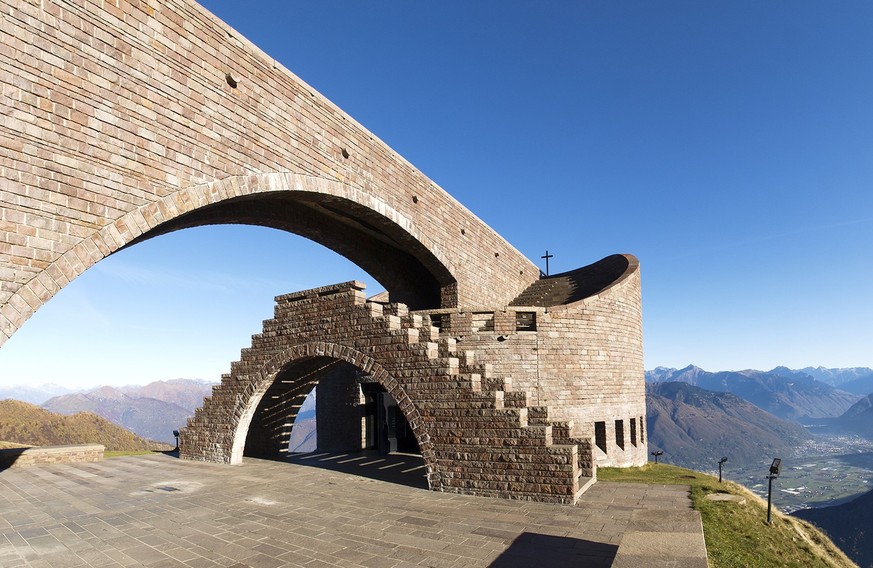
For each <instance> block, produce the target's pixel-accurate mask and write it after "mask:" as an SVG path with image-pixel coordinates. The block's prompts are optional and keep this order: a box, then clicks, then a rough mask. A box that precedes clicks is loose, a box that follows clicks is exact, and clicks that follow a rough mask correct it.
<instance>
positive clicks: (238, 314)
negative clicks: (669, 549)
mask: <svg viewBox="0 0 873 568" xmlns="http://www.w3.org/2000/svg"><path fill="white" fill-rule="evenodd" d="M203 4H204V5H205V6H206V8H207V9H209V10H211V11H213V12H214V13H215V14H216V15H218V16H219V17H221V18H222V19H224V20H225V21H227V22H228V23H229V24H230V25H231V26H233V27H234V28H236V29H237V30H238V31H239V32H240V33H242V34H243V35H245V36H246V37H248V38H249V39H250V40H251V41H253V42H254V43H255V44H257V45H258V46H260V47H261V48H262V49H263V50H264V51H266V52H267V53H268V54H270V55H271V56H273V57H275V58H276V59H278V60H279V61H281V62H282V63H283V64H284V65H285V66H286V67H288V68H289V69H290V70H292V71H293V72H294V73H295V74H297V75H298V76H299V77H301V78H302V79H303V80H304V81H306V82H307V83H309V84H310V85H312V86H313V87H314V88H315V89H316V90H318V91H320V92H321V93H323V94H324V95H325V96H327V97H328V98H329V99H331V100H332V101H333V102H335V103H336V104H337V105H338V106H339V107H340V108H342V109H344V110H345V111H346V112H348V113H349V114H350V115H351V116H352V117H354V118H355V119H356V120H358V121H359V122H360V123H362V124H363V125H364V126H365V127H367V128H368V129H369V130H370V131H372V132H373V133H374V134H375V135H376V136H378V137H380V138H381V139H382V140H384V141H385V142H386V143H388V144H389V145H390V146H391V147H393V148H394V149H395V150H396V151H397V152H398V153H400V154H401V155H402V156H404V157H405V158H406V159H408V160H409V161H410V162H412V163H413V164H414V165H416V166H417V167H418V168H419V169H420V170H421V171H423V172H424V173H425V174H426V175H428V176H429V177H430V178H431V179H433V180H434V181H435V182H437V183H438V184H440V185H441V186H442V187H443V188H445V189H446V190H447V191H448V192H449V193H451V194H452V195H453V196H454V197H455V198H457V199H458V200H459V201H460V202H461V203H463V204H464V205H466V206H467V207H468V208H469V209H470V210H472V211H473V212H474V213H475V214H476V215H478V216H479V217H480V218H482V219H483V220H484V221H485V222H486V223H488V224H489V225H490V226H492V227H493V228H494V229H495V230H496V231H497V232H498V233H500V234H501V235H503V236H504V237H505V238H506V239H508V240H509V241H510V242H511V243H513V244H514V245H515V246H516V247H517V248H518V249H519V250H520V251H522V252H523V253H524V254H525V255H527V256H528V257H529V258H530V259H532V260H534V261H536V262H537V263H539V264H542V261H541V260H540V256H541V255H543V254H544V252H545V250H546V249H548V250H549V252H551V253H552V254H554V258H552V259H551V271H552V272H553V273H555V272H560V271H564V270H570V269H573V268H577V267H579V266H583V265H586V264H589V263H591V262H594V261H596V260H598V259H600V258H602V257H604V256H606V255H609V254H612V253H615V252H629V253H632V254H635V255H636V256H637V257H639V259H640V261H641V263H642V277H643V306H644V341H645V353H646V368H652V367H655V366H659V365H662V366H671V367H683V366H685V365H687V364H688V363H695V364H697V365H699V366H702V367H704V368H706V369H709V370H734V369H745V368H759V369H770V368H772V367H774V366H776V365H787V366H789V367H793V368H798V367H804V366H808V365H813V366H817V365H824V366H827V367H845V366H871V367H873V326H871V321H873V293H871V281H873V278H871V277H873V3H871V2H869V1H868V0H863V1H861V0H858V1H841V2H825V1H821V2H805V1H793V2H787V1H776V2H759V1H754V2H752V1H738V2H698V1H688V2H670V1H663V2H651V1H649V0H646V1H638V2H601V1H597V2H594V1H579V2H570V1H561V2H515V1H506V0H504V1H501V2H469V1H464V2H452V1H450V2H439V3H436V2H434V3H425V2H408V1H399V0H397V1H380V2H351V1H338V2H316V1H312V2H302V1H299V2H298V1H295V2H291V1H286V0H276V1H261V0H258V1H254V0H251V1H248V2H238V1H236V0H209V1H205V2H203ZM277 251H278V252H279V255H278V257H279V258H281V259H282V261H281V262H280V263H276V262H275V260H274V259H275V258H276V257H277V254H276V253H277ZM352 278H358V279H362V280H364V281H366V282H367V283H368V291H369V292H374V293H375V292H377V291H379V290H380V289H381V288H380V287H379V285H378V283H376V282H375V281H374V280H373V279H372V278H370V277H369V276H367V275H366V274H364V273H362V272H361V271H360V270H359V269H358V268H357V267H355V266H354V265H351V264H350V263H348V262H347V261H345V260H344V259H342V258H340V257H338V256H337V255H335V254H333V253H332V252H330V251H328V250H326V249H323V248H322V247H320V246H318V245H315V244H313V243H311V242H308V241H305V240H304V239H301V238H299V237H296V236H294V235H290V234H287V233H280V232H276V231H272V230H267V229H261V228H253V227H231V226H224V227H211V228H200V229H191V230H186V231H181V232H178V233H175V234H171V235H168V236H164V237H159V238H157V239H153V240H152V241H149V242H146V243H144V244H141V245H137V246H136V247H133V248H131V249H129V250H125V251H123V252H120V253H118V254H116V255H113V256H111V257H109V258H108V259H106V260H104V261H102V262H100V263H98V264H97V265H96V266H95V267H93V268H92V269H90V270H88V271H87V272H86V273H85V274H84V275H83V276H81V277H80V278H79V279H77V280H76V281H75V282H73V283H72V284H71V285H69V286H68V287H67V288H65V289H64V290H62V291H61V292H60V293H59V294H58V295H57V296H56V297H55V298H54V299H53V300H51V301H50V302H49V303H48V304H46V306H44V307H43V308H42V309H41V310H40V311H39V312H37V314H36V315H35V316H33V317H32V318H31V319H30V320H29V321H28V322H27V323H26V324H25V325H24V326H23V327H22V329H21V330H20V331H19V332H18V333H17V334H16V335H14V336H13V337H12V338H11V339H10V340H9V341H8V342H7V343H6V345H5V346H4V347H2V348H0V384H17V383H41V382H55V383H60V384H66V385H70V386H85V385H96V384H142V383H146V382H149V381H151V380H159V379H171V378H177V377H186V378H202V379H213V380H218V379H219V378H220V375H221V374H222V373H225V372H227V371H228V370H229V368H230V362H231V361H233V360H236V359H238V358H239V350H240V349H241V348H243V347H246V346H248V345H249V338H250V336H251V335H252V334H253V333H257V332H258V331H260V327H261V320H263V319H267V318H269V317H270V316H271V314H272V299H273V296H275V295H277V294H280V293H285V292H290V291H295V290H298V289H302V288H307V287H312V286H319V285H326V284H331V283H335V282H340V281H344V280H349V279H352Z"/></svg>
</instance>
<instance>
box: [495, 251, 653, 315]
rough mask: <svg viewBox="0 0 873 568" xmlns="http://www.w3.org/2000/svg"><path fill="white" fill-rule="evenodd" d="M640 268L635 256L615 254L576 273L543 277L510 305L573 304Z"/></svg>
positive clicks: (550, 305)
mask: <svg viewBox="0 0 873 568" xmlns="http://www.w3.org/2000/svg"><path fill="white" fill-rule="evenodd" d="M638 266H639V261H638V260H637V259H636V257H634V256H632V255H629V254H613V255H610V256H607V257H606V258H604V259H601V260H598V261H597V262H595V263H594V264H589V265H588V266H583V267H582V268H577V269H576V270H571V271H569V272H562V273H561V274H554V275H552V276H543V277H542V278H540V279H539V280H537V281H536V282H534V283H533V284H531V285H530V286H528V288H527V289H526V290H525V291H524V292H522V293H521V294H519V295H518V296H517V297H516V298H515V299H514V300H513V301H512V302H510V303H509V305H510V306H537V307H544V308H548V307H552V306H562V305H566V304H572V303H574V302H578V301H580V300H584V299H585V298H589V297H591V296H594V295H596V294H599V293H600V292H602V291H604V290H606V289H607V288H609V287H611V286H612V285H613V284H616V283H617V282H619V281H620V280H622V279H624V277H625V275H627V274H628V273H630V272H632V271H633V270H635V269H636V268H637V267H638Z"/></svg>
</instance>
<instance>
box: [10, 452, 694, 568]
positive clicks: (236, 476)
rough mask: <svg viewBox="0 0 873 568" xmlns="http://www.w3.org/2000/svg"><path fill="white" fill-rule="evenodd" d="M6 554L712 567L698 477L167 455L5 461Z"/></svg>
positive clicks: (16, 562)
mask: <svg viewBox="0 0 873 568" xmlns="http://www.w3.org/2000/svg"><path fill="white" fill-rule="evenodd" d="M653 543H655V544H654V545H653ZM0 566H2V567H3V568H18V567H22V568H24V567H27V568H65V567H70V568H78V567H93V568H98V567H100V568H102V567H117V566H147V567H153V568H165V567H166V568H170V567H188V568H201V567H202V568H215V567H233V568H262V567H263V568H279V567H284V566H306V567H309V568H317V567H321V566H325V567H326V566H340V567H369V568H382V567H385V568H395V567H413V566H416V567H425V566H431V567H452V568H454V567H459V566H494V567H522V566H550V567H551V566H586V567H599V566H603V567H607V566H617V567H633V566H701V567H705V566H706V550H705V546H704V543H703V531H702V527H701V524H700V517H699V515H698V514H697V513H696V512H694V511H692V510H691V508H690V500H689V498H688V488H687V487H676V486H655V485H643V484H616V483H605V482H600V483H597V484H596V485H594V486H593V487H592V488H591V489H590V490H589V491H588V492H587V493H586V494H585V495H584V496H583V499H582V502H581V503H580V504H579V505H578V506H576V507H569V506H564V505H552V504H543V503H529V502H521V501H505V500H500V499H488V498H480V497H469V496H463V495H453V494H447V493H435V492H431V491H427V490H422V489H418V488H414V487H407V486H403V485H398V484H393V483H387V482H384V481H378V480H373V479H368V478H365V477H359V476H354V475H349V474H347V473H342V472H336V471H326V470H322V469H318V468H313V467H306V466H301V465H296V464H293V463H290V464H289V463H281V462H272V461H263V460H255V459H246V461H245V463H244V464H243V465H240V466H226V465H219V464H211V463H201V462H188V461H181V460H178V459H176V458H173V457H170V456H166V455H161V454H155V455H150V456H136V457H125V458H111V459H107V460H104V461H103V462H100V463H91V464H65V465H49V466H45V467H39V468H27V469H7V470H3V471H0Z"/></svg>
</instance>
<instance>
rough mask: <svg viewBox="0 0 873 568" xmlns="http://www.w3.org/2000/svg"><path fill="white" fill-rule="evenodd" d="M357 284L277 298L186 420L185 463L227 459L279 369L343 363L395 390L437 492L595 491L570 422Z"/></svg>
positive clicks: (585, 447)
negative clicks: (271, 313)
mask: <svg viewBox="0 0 873 568" xmlns="http://www.w3.org/2000/svg"><path fill="white" fill-rule="evenodd" d="M356 284H357V283H346V284H345V285H337V286H335V287H327V288H321V289H316V290H311V291H307V292H302V293H298V294H292V295H288V296H280V297H279V298H277V306H276V310H275V314H276V315H275V317H274V318H273V319H271V320H267V321H265V322H264V329H263V331H262V333H260V334H257V335H255V336H253V338H252V345H251V347H249V348H246V349H243V350H242V353H241V357H240V360H239V361H237V362H235V363H233V364H232V365H231V371H230V373H228V374H226V375H224V376H223V377H222V381H221V384H220V385H217V386H216V387H215V388H214V389H213V393H212V396H211V397H209V398H208V399H206V400H205V401H204V406H203V407H201V408H200V409H198V410H197V412H196V413H195V415H194V417H192V418H191V419H190V420H189V424H188V427H187V428H186V429H185V431H184V432H183V446H182V456H183V457H186V458H189V459H203V460H208V461H220V462H234V459H233V457H232V455H233V453H234V451H235V452H236V454H240V452H241V442H240V437H242V438H243V439H244V438H245V435H246V431H244V429H242V427H243V426H245V427H246V428H247V426H246V424H248V422H247V421H248V420H251V416H252V414H253V413H254V411H255V410H254V409H255V407H256V406H257V404H258V403H257V400H258V399H259V398H260V397H261V396H263V394H264V392H265V391H266V389H268V388H269V387H270V384H271V382H272V381H273V380H274V379H275V377H276V373H277V371H278V369H279V368H281V366H283V365H285V364H286V363H287V362H289V361H290V360H292V359H294V358H295V357H297V358H300V359H306V360H311V361H313V362H314V363H313V365H314V366H315V367H317V366H318V364H322V363H323V362H326V361H329V360H332V359H339V360H343V361H346V362H348V363H351V364H352V365H354V366H356V367H358V368H360V369H361V370H362V371H364V372H365V373H369V374H371V377H372V379H373V380H375V381H376V382H380V383H381V384H382V385H383V386H384V387H385V389H386V390H387V391H388V392H391V393H392V395H393V396H394V398H395V400H397V402H398V406H399V407H400V408H401V410H402V411H403V412H404V414H405V416H406V418H407V420H408V422H409V424H410V427H411V428H412V430H413V431H414V432H415V434H416V438H417V439H418V441H419V446H420V448H421V451H422V457H423V458H424V460H425V464H426V465H427V467H428V471H429V476H428V479H429V483H430V486H431V488H432V489H434V490H440V491H449V492H459V493H467V494H476V495H490V496H500V497H509V498H516V499H518V498H521V499H530V500H538V501H551V502H564V503H574V502H575V501H576V500H577V499H578V497H579V495H581V493H582V492H583V491H584V490H585V489H587V488H588V487H589V486H590V485H591V483H593V481H594V468H593V462H592V448H591V440H590V439H581V438H575V437H573V436H572V435H571V431H572V428H573V426H572V423H568V422H558V421H554V420H552V419H550V418H549V410H548V408H547V407H544V406H534V405H532V404H531V403H530V396H529V393H528V392H526V391H516V390H513V388H512V380H511V378H509V377H497V376H494V373H493V369H492V365H490V364H489V363H488V362H485V361H480V360H478V357H477V353H476V352H475V351H472V350H463V349H460V348H459V345H458V342H457V341H456V340H455V339H453V338H451V337H448V336H445V335H441V334H440V330H439V329H438V328H437V327H434V326H433V325H431V319H430V317H429V316H427V315H419V314H416V313H412V312H409V310H408V309H407V307H406V306H405V305H403V304H379V303H374V302H366V301H365V300H364V298H363V294H361V293H360V291H361V290H362V287H360V288H358V287H357V286H356ZM283 358H285V359H283ZM309 380H311V377H310V379H309ZM298 390H299V389H298Z"/></svg>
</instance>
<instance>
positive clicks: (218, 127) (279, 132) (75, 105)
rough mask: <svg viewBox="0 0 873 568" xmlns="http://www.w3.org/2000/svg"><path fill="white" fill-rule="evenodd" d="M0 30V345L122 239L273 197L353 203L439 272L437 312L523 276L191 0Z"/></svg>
mask: <svg viewBox="0 0 873 568" xmlns="http://www.w3.org/2000/svg"><path fill="white" fill-rule="evenodd" d="M0 28H2V33H0V116H2V117H3V119H2V120H0V203H2V209H0V344H2V343H4V342H5V340H6V339H7V338H8V337H10V336H11V335H12V334H13V333H14V332H15V330H17V329H18V328H19V327H20V326H21V325H22V324H23V323H24V321H25V320H26V319H27V318H28V317H29V316H30V315H31V314H32V313H33V312H34V311H35V310H36V309H38V308H39V307H40V306H41V305H42V304H43V303H45V302H46V301H47V300H48V299H49V298H51V297H52V296H53V295H54V294H55V293H56V292H57V291H58V290H60V289H61V288H63V287H64V286H65V285H66V284H67V283H69V282H70V281H71V280H72V279H74V278H75V277H76V276H78V275H79V274H81V273H82V272H83V271H84V270H85V269H87V268H88V267H90V266H91V265H93V264H94V263H96V262H98V261H99V260H101V259H102V258H104V257H106V256H107V255H109V254H111V253H113V252H114V251H116V250H118V249H119V248H121V247H123V246H124V245H126V244H128V243H130V242H131V241H133V240H134V239H136V238H137V237H140V236H142V235H148V234H150V232H155V231H160V229H161V227H162V226H166V225H167V224H171V223H172V222H173V221H174V220H176V219H178V218H180V217H181V216H183V215H185V214H187V213H190V212H195V211H199V210H201V209H203V208H205V207H207V206H209V205H214V204H219V203H223V202H226V201H228V200H231V199H234V198H238V197H241V196H258V195H267V194H270V193H275V192H280V191H292V192H303V193H308V194H312V195H324V196H330V197H331V198H333V199H335V200H337V202H338V203H339V204H340V205H339V206H340V207H343V206H346V205H347V206H348V207H349V208H350V209H349V210H350V211H351V210H352V209H351V206H352V204H353V205H354V207H355V208H358V209H354V210H355V211H357V210H359V209H363V210H366V211H369V212H371V213H372V215H374V216H375V217H377V218H378V219H379V220H380V223H382V228H384V230H386V231H388V230H391V231H395V232H398V233H402V234H404V235H406V238H407V239H408V242H410V243H414V244H415V247H419V248H415V247H412V246H411V245H410V248H409V251H415V253H416V254H418V255H419V256H420V255H421V250H426V251H428V254H429V255H432V256H433V257H434V258H435V259H436V262H438V263H439V264H440V265H441V266H442V267H443V268H442V269H444V270H445V271H447V273H448V274H450V275H451V277H452V279H453V282H446V281H442V282H441V285H442V286H443V289H442V296H441V298H442V299H441V301H442V303H443V305H445V306H448V305H492V306H493V305H503V304H505V303H507V301H508V300H509V299H511V298H512V297H513V296H514V295H516V294H517V293H519V292H520V291H521V290H522V289H524V288H525V287H526V286H527V285H528V284H530V283H531V282H533V281H534V280H536V278H537V274H538V271H537V269H536V267H535V266H534V265H533V264H532V263H531V262H530V261H529V260H527V259H526V258H524V257H523V256H522V255H521V254H520V253H519V252H518V251H517V250H515V249H514V248H513V247H512V246H511V245H510V244H508V243H507V242H506V241H505V240H503V239H502V238H501V237H500V236H499V235H497V234H496V233H495V232H494V231H493V230H492V229H490V228H489V227H488V226H487V225H485V224H484V223H482V222H481V221H480V220H479V219H478V218H477V217H476V216H474V215H473V214H472V213H470V212H469V211H468V210H466V209H465V208H464V207H463V206H461V205H460V204H459V203H458V202H457V201H456V200H454V199H453V198H452V197H451V196H450V195H448V194H447V193H446V192H445V191H443V190H442V189H441V188H439V187H438V186H437V185H436V184H434V183H433V182H432V181H430V180H429V179H427V178H426V177H425V176H424V175H422V174H421V173H420V172H419V171H418V170H416V169H415V168H414V167H413V166H412V165H411V164H409V163H408V162H406V161H405V160H403V158H401V157H400V156H398V155H397V154H396V153H395V152H394V151H392V150H391V149H390V148H389V147H388V146H386V145H385V144H384V143H383V142H381V141H380V140H378V139H377V138H376V137H375V136H374V135H373V134H372V133H370V132H368V131H367V130H366V129H364V128H363V127H362V126H361V125H360V124H358V123H356V122H355V121H354V120H353V119H352V118H351V117H349V116H348V115H347V114H345V113H344V112H342V111H341V110H340V109H339V108H337V107H336V106H335V105H333V104H332V103H330V102H329V101H328V100H326V99H325V98H324V97H322V96H321V95H320V94H318V93H317V92H316V91H315V90H314V89H313V88H312V87H310V86H309V85H306V84H305V83H304V82H302V81H301V80H300V79H298V78H297V77H295V76H294V75H293V74H292V73H291V72H289V71H288V70H287V69H285V68H283V67H282V66H281V65H280V64H279V63H278V62H276V61H275V60H273V59H272V58H270V57H269V56H267V55H266V54H264V53H263V52H261V51H260V50H258V49H257V48H256V47H255V46H253V45H252V44H251V43H249V42H248V41H247V40H245V39H244V38H242V37H241V36H240V35H239V34H238V33H237V32H235V31H234V30H232V29H231V28H229V27H228V26H227V25H225V24H224V23H223V22H221V21H220V20H218V19H217V18H215V17H214V16H212V15H211V14H209V13H208V12H206V11H205V10H204V9H203V8H201V7H200V6H199V5H197V4H196V3H195V2H193V1H191V0H130V1H128V0H125V1H120V0H108V1H104V0H63V1H61V0H41V1H36V0H0ZM251 221H252V222H256V223H257V222H259V221H258V219H257V218H255V219H252V220H251ZM204 222H205V221H204ZM348 238H350V237H348V236H347V235H325V236H324V242H325V243H326V244H327V245H328V246H331V245H333V246H339V244H340V243H341V242H345V241H344V239H346V240H347V239H348ZM460 259H463V262H461V261H460ZM419 260H421V258H419ZM442 269H441V270H442ZM398 270H400V267H398ZM443 280H444V279H443ZM434 307H436V306H434Z"/></svg>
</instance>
